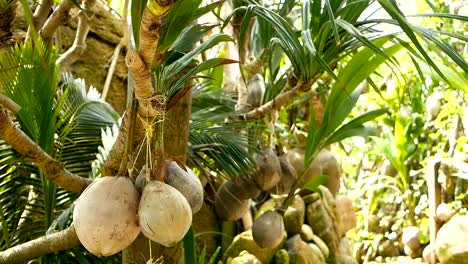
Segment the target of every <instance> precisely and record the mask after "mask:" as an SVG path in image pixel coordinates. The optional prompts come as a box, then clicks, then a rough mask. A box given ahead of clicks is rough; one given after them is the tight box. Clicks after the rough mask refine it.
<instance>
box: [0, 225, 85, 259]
mask: <svg viewBox="0 0 468 264" xmlns="http://www.w3.org/2000/svg"><path fill="white" fill-rule="evenodd" d="M80 244H81V243H80V240H78V236H77V235H76V232H75V228H74V227H73V225H71V226H70V227H68V228H67V229H64V230H62V231H60V232H57V233H53V234H51V235H45V236H43V237H39V238H36V239H34V240H31V241H28V242H26V243H24V244H21V245H18V246H15V247H12V248H9V249H7V250H5V251H3V252H0V263H25V262H27V261H28V260H32V259H35V258H37V257H40V256H44V255H47V254H49V253H53V252H57V251H61V250H66V249H70V248H74V247H77V246H79V245H80Z"/></svg>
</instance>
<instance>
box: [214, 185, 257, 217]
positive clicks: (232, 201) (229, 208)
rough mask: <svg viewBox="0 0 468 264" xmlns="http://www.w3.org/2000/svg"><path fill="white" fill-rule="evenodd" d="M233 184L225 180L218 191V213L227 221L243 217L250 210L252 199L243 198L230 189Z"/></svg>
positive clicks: (216, 206) (216, 205)
mask: <svg viewBox="0 0 468 264" xmlns="http://www.w3.org/2000/svg"><path fill="white" fill-rule="evenodd" d="M230 184H232V182H230V181H226V182H224V183H223V184H222V185H221V186H220V187H219V189H218V191H217V192H216V196H215V210H216V214H217V215H218V216H219V217H220V218H221V219H223V220H225V221H234V220H237V219H239V218H241V217H242V216H243V215H244V214H245V213H247V211H248V210H249V206H250V200H242V199H239V198H237V197H236V195H235V194H234V193H232V192H231V191H230V190H229V187H227V186H229V185H230Z"/></svg>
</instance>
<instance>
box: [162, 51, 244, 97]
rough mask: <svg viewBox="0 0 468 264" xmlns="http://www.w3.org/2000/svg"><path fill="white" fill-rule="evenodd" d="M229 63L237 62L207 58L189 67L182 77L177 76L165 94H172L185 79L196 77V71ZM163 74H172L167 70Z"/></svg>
mask: <svg viewBox="0 0 468 264" xmlns="http://www.w3.org/2000/svg"><path fill="white" fill-rule="evenodd" d="M231 63H237V61H234V60H229V59H224V58H214V59H209V60H206V61H203V62H201V63H200V64H199V65H197V66H195V67H193V68H192V69H190V70H189V71H188V72H187V73H186V74H184V75H183V76H182V77H180V78H178V79H177V80H176V81H175V82H174V83H171V84H170V86H169V87H168V89H167V96H169V97H170V96H172V95H174V94H175V93H176V92H177V91H178V90H179V89H180V88H181V87H182V86H183V85H184V84H185V83H186V82H187V81H189V80H190V79H192V78H195V77H196V76H195V75H196V74H197V73H200V72H203V71H206V70H209V69H212V68H215V67H218V66H221V65H226V64H231ZM165 74H167V75H172V72H170V73H169V71H165ZM167 75H166V76H167ZM168 79H169V78H167V77H166V79H165V80H168Z"/></svg>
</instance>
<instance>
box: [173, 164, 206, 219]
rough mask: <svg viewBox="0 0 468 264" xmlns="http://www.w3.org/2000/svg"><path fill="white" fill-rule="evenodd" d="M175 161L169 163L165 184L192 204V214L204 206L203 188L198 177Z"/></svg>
mask: <svg viewBox="0 0 468 264" xmlns="http://www.w3.org/2000/svg"><path fill="white" fill-rule="evenodd" d="M181 166H184V165H182V164H181V165H179V164H178V163H177V162H175V161H171V162H169V165H168V167H167V175H166V179H165V182H166V183H167V184H169V185H170V186H172V187H174V188H176V189H177V190H178V191H179V192H180V193H182V195H184V197H185V198H186V199H187V201H188V202H189V204H190V207H191V209H192V214H195V213H196V212H198V211H199V210H200V208H201V207H202V205H203V186H202V183H201V182H200V179H198V176H197V175H196V174H195V173H194V172H193V171H192V170H191V169H190V168H189V167H186V166H184V167H185V168H182V167H181Z"/></svg>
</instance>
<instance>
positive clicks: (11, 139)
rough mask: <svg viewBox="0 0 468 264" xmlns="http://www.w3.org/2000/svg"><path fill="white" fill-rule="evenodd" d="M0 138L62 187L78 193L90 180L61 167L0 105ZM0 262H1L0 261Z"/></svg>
mask: <svg viewBox="0 0 468 264" xmlns="http://www.w3.org/2000/svg"><path fill="white" fill-rule="evenodd" d="M0 138H2V139H4V140H5V142H6V143H7V144H9V145H10V146H12V147H13V148H14V149H15V150H16V151H18V152H19V153H20V154H22V155H24V156H26V157H28V158H30V159H31V161H32V162H34V163H35V164H36V165H37V166H38V167H39V169H40V170H41V171H43V172H44V173H45V174H46V175H47V177H48V178H49V180H51V181H53V182H55V183H56V184H58V185H59V186H61V187H62V188H64V189H66V190H69V191H72V192H76V193H80V192H82V191H83V190H84V189H86V187H88V185H89V184H90V183H91V182H92V180H90V179H87V178H83V177H80V176H77V175H75V174H73V173H71V172H70V171H68V170H67V169H65V168H64V167H63V165H62V164H60V163H59V162H58V161H56V160H55V159H53V158H52V157H51V156H49V155H48V154H47V153H46V152H44V150H42V149H41V147H39V145H37V144H36V143H35V142H34V141H32V140H31V139H30V138H29V137H28V136H27V135H26V134H24V132H23V131H21V130H20V129H19V128H18V127H16V126H15V124H14V123H13V121H12V120H11V118H10V115H9V114H8V112H7V111H6V110H5V109H3V108H1V107H0ZM0 263H2V262H1V261H0Z"/></svg>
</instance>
